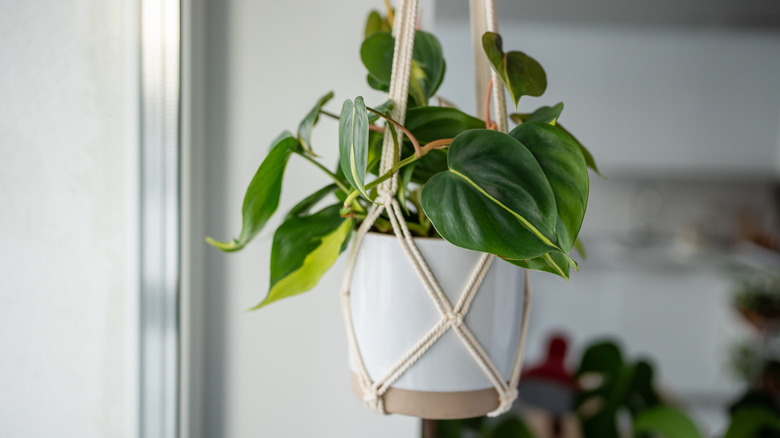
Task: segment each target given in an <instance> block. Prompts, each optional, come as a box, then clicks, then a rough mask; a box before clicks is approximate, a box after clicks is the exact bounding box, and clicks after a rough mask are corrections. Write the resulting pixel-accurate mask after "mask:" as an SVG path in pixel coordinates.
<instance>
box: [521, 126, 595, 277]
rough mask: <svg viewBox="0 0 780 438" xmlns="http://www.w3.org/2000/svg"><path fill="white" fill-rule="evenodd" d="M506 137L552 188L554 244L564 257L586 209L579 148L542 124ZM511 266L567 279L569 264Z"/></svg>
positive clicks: (546, 261) (560, 261)
mask: <svg viewBox="0 0 780 438" xmlns="http://www.w3.org/2000/svg"><path fill="white" fill-rule="evenodd" d="M556 118H557V116H556ZM509 135H511V136H512V137H514V138H516V139H517V140H518V141H520V142H521V143H522V144H523V145H525V147H526V148H528V150H530V151H531V153H532V154H533V156H534V157H535V158H536V160H537V161H538V162H539V165H541V167H542V170H543V171H544V174H545V176H546V177H547V181H549V182H550V185H551V186H552V188H553V192H554V193H555V202H556V205H557V207H558V219H557V222H556V225H555V242H556V244H557V245H558V246H559V247H560V248H561V249H562V250H563V252H564V253H566V254H568V253H569V252H570V251H571V249H572V248H573V247H574V242H575V240H576V239H577V235H578V234H579V232H580V227H581V226H582V220H583V219H584V218H585V208H586V207H587V205H588V191H589V182H588V170H587V167H586V166H585V158H584V157H583V156H582V153H581V152H580V148H579V145H578V144H577V142H576V141H574V140H573V139H572V138H571V137H570V136H569V135H567V134H566V133H564V132H563V131H561V130H560V129H558V128H557V127H555V126H552V125H550V124H549V123H545V122H526V123H523V124H522V125H520V126H518V127H516V128H515V129H513V130H512V131H511V132H510V133H509ZM512 263H515V264H517V265H519V266H524V267H533V268H535V269H541V270H544V271H547V272H553V273H556V274H558V275H560V276H562V277H564V278H568V273H569V263H568V262H567V260H566V259H564V258H561V257H560V256H557V257H555V258H553V257H549V258H548V257H544V258H542V259H540V260H538V261H536V262H534V263H527V264H526V263H524V262H522V261H517V262H515V261H513V262H512ZM550 264H551V265H550ZM547 265H550V266H547Z"/></svg>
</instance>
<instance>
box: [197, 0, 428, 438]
mask: <svg viewBox="0 0 780 438" xmlns="http://www.w3.org/2000/svg"><path fill="white" fill-rule="evenodd" d="M371 6H374V7H381V3H376V4H373V5H370V4H366V3H365V2H361V1H358V0H348V1H344V2H341V3H339V5H338V7H337V8H336V7H334V4H333V3H329V2H313V1H306V0H291V1H285V2H254V1H246V0H230V1H225V2H200V1H195V2H193V6H192V8H193V9H192V12H193V13H194V14H195V15H196V17H195V20H196V21H195V22H196V23H201V25H202V29H201V31H198V26H197V25H196V26H195V28H194V29H193V37H194V42H193V44H195V45H196V46H197V45H198V44H201V46H200V47H195V48H194V49H195V53H194V54H193V59H194V60H195V62H197V59H198V56H199V51H201V52H200V53H202V52H203V51H205V53H207V56H206V59H205V60H201V61H202V62H203V64H202V66H203V67H202V68H203V70H202V71H201V70H200V69H196V71H194V72H193V74H194V76H195V78H194V79H195V80H196V81H197V78H198V77H200V79H201V80H203V81H204V82H205V84H204V87H205V90H206V93H205V94H206V97H207V99H206V102H205V103H202V105H205V110H204V107H203V106H201V107H200V108H197V107H196V108H192V111H193V113H194V117H195V119H196V122H195V123H194V126H193V129H194V130H195V132H201V133H203V125H202V124H199V122H198V121H197V120H201V121H202V123H205V124H206V129H205V131H206V133H203V134H202V135H205V136H206V137H205V138H206V140H205V142H203V141H202V140H203V139H202V138H200V139H199V138H198V136H197V135H196V136H195V138H194V139H193V140H194V143H193V144H192V145H191V147H194V148H198V147H199V145H200V143H205V145H204V150H203V151H202V152H203V154H202V156H200V157H198V153H197V151H196V153H195V154H194V156H193V158H194V159H195V163H194V167H193V169H196V170H194V172H196V174H194V175H193V177H192V178H191V179H190V180H189V184H192V186H193V197H194V199H195V200H196V201H195V203H196V204H198V203H201V202H202V204H203V205H201V206H200V207H198V206H197V205H194V208H195V211H196V212H197V213H195V214H196V215H200V214H202V215H203V216H202V217H203V218H205V221H203V222H205V223H201V224H199V223H198V222H199V221H197V220H195V221H194V223H193V224H192V227H193V229H194V230H196V231H194V232H193V231H192V230H189V231H187V233H188V234H187V235H188V236H190V237H189V238H190V242H189V243H190V244H191V245H192V247H193V248H195V249H194V252H196V253H197V252H198V251H205V254H204V258H203V260H201V262H202V265H200V266H203V269H200V268H199V267H197V266H195V267H194V268H193V272H192V275H193V277H194V278H193V279H192V288H191V289H190V291H191V292H193V293H195V294H198V293H200V292H202V294H203V295H202V296H200V297H197V296H196V297H194V298H195V299H194V303H193V306H194V309H193V314H194V315H196V316H199V317H200V318H201V319H197V318H196V319H193V321H191V330H192V335H193V337H194V339H193V340H194V342H195V345H194V347H193V355H194V356H193V358H192V359H190V361H191V364H190V366H191V372H192V373H193V374H192V376H190V377H189V379H188V381H189V382H190V383H191V388H190V391H192V392H191V393H189V394H190V395H189V396H188V399H187V400H185V403H186V404H188V406H189V408H190V409H191V410H192V411H191V412H192V414H191V415H190V416H189V420H188V422H187V426H185V427H188V428H189V430H190V436H198V434H200V436H202V437H231V438H241V437H258V436H259V437H287V436H290V437H293V436H323V435H328V436H339V437H365V436H372V437H394V438H395V437H406V436H415V435H416V434H417V433H418V432H417V428H418V425H419V421H417V420H415V419H411V418H405V417H398V416H392V417H384V416H381V415H377V414H374V413H372V412H370V411H368V410H367V409H366V408H365V407H364V406H363V404H362V403H361V402H360V401H359V400H358V399H357V398H355V397H354V396H353V395H352V393H351V391H350V386H349V385H350V383H349V368H348V355H347V344H346V337H345V335H344V327H343V322H342V319H341V311H340V306H339V296H338V288H339V284H340V280H341V272H343V260H342V261H340V262H339V263H338V264H337V266H335V267H334V268H333V269H332V270H331V271H330V272H329V273H328V274H327V275H326V276H325V277H324V278H323V279H322V281H321V282H320V284H319V286H317V287H316V288H315V289H314V290H312V291H311V292H309V293H307V294H305V295H302V296H299V297H294V298H290V299H287V300H284V301H282V302H279V303H277V304H274V305H273V306H271V307H268V308H264V309H262V310H259V311H257V312H246V309H248V308H249V307H252V306H254V305H255V304H257V303H258V302H259V301H260V300H262V298H263V297H264V296H265V294H266V292H267V285H268V269H269V268H268V263H269V254H270V249H271V236H272V235H273V230H274V229H275V227H276V226H277V225H278V223H279V222H278V220H279V217H275V218H274V219H272V220H271V222H270V223H269V224H268V225H267V227H266V230H265V231H263V232H262V233H261V234H260V235H259V236H258V237H257V238H256V239H255V241H254V242H253V243H252V244H251V245H249V246H248V247H247V248H246V249H244V250H243V251H241V252H239V253H233V254H224V253H220V252H218V251H217V250H215V249H213V248H210V247H207V246H206V244H205V243H204V242H203V237H204V235H205V234H208V235H210V236H213V237H215V238H220V239H228V238H231V237H234V236H235V235H237V233H238V232H239V228H240V225H241V216H240V213H241V202H242V198H243V193H244V190H245V189H246V186H247V184H248V183H249V181H250V179H251V178H252V176H253V175H254V173H255V171H256V170H257V167H258V165H259V164H260V162H261V161H262V159H263V158H264V157H265V155H266V153H267V151H268V146H269V145H270V142H271V141H272V140H273V139H274V138H275V137H276V136H277V135H278V134H279V133H280V132H281V131H283V130H291V131H295V130H296V129H297V126H298V123H299V121H300V120H301V119H302V118H303V116H305V114H306V113H307V112H308V110H309V108H310V107H311V106H312V105H313V104H314V102H315V101H316V100H317V99H318V98H319V96H321V95H323V94H325V93H326V92H328V91H329V90H333V91H335V93H336V98H334V99H333V101H332V102H331V103H330V104H329V105H328V106H327V108H328V109H329V110H330V111H332V112H336V113H338V112H339V110H340V108H341V103H342V102H343V101H344V99H347V98H354V97H355V96H358V95H363V96H366V100H367V102H368V103H369V104H370V103H374V104H375V105H376V104H379V103H381V101H382V100H383V97H382V95H381V94H380V93H377V92H373V91H371V90H370V89H368V87H367V86H366V85H365V73H364V68H363V66H362V64H361V62H360V57H359V48H360V42H361V40H362V32H363V24H364V20H365V17H366V15H367V13H368V8H369V7H371ZM203 15H205V17H206V18H205V19H204V20H202V21H201V20H200V18H198V17H201V18H202V17H203ZM203 76H205V77H203ZM193 86H194V90H193V99H195V100H196V101H197V99H198V96H199V95H202V91H203V88H200V87H199V86H198V84H197V83H194V84H193ZM199 114H200V117H201V119H198V117H199ZM313 145H314V149H315V151H316V152H317V153H318V154H320V155H322V156H323V157H324V158H323V160H324V162H326V163H333V164H334V165H335V163H336V152H337V147H338V143H337V123H336V122H334V121H332V120H329V119H326V118H323V119H322V120H321V122H320V125H319V126H318V129H317V130H316V131H315V135H314V139H313ZM197 172H201V173H199V174H198V173H197ZM327 183H328V182H327V179H326V177H325V176H324V175H322V174H321V173H319V171H318V170H316V168H314V167H313V166H311V164H309V163H307V162H305V161H303V160H301V159H300V158H298V157H293V158H292V160H291V161H290V164H289V167H288V169H287V176H286V178H285V181H284V185H283V190H282V199H281V203H280V206H279V210H278V211H279V212H280V213H281V212H284V211H286V210H287V209H289V208H290V207H291V206H292V205H293V203H294V202H296V200H297V199H301V198H302V197H303V196H305V195H306V194H308V193H311V192H313V191H314V190H316V189H317V188H319V187H320V186H323V185H326V184H327ZM198 187H199V188H200V189H198ZM198 190H202V191H200V192H199V191H198ZM197 230H200V232H197ZM193 257H194V258H195V260H194V261H195V262H196V263H197V262H198V260H197V258H198V256H197V255H196V254H193ZM203 285H205V287H201V286H203ZM199 298H200V299H202V303H201V305H202V306H203V307H198V299H199ZM199 349H200V352H199V351H198V350H199Z"/></svg>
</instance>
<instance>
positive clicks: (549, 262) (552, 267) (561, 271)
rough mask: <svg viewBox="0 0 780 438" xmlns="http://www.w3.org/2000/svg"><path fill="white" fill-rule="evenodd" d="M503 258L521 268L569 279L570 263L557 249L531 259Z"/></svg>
mask: <svg viewBox="0 0 780 438" xmlns="http://www.w3.org/2000/svg"><path fill="white" fill-rule="evenodd" d="M553 243H554V242H553ZM504 260H506V261H507V262H509V263H511V264H513V265H516V266H520V267H521V268H525V269H532V270H534V271H542V272H549V273H551V274H555V275H557V276H559V277H563V278H565V279H566V280H568V279H569V271H570V266H571V264H572V263H571V262H570V259H569V258H568V257H566V256H565V255H564V254H563V253H562V252H557V251H551V252H548V253H547V254H545V255H542V256H539V257H536V258H533V259H527V260H513V259H508V258H504ZM575 266H576V264H575Z"/></svg>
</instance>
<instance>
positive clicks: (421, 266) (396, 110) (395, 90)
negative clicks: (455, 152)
mask: <svg viewBox="0 0 780 438" xmlns="http://www.w3.org/2000/svg"><path fill="white" fill-rule="evenodd" d="M480 1H482V2H484V4H485V11H486V15H487V22H488V23H487V29H488V30H490V31H495V29H496V21H497V20H496V14H495V5H494V4H493V0H480ZM416 21H417V0H400V4H399V6H398V11H397V13H396V21H395V23H396V26H395V27H394V29H393V34H394V36H395V37H396V43H395V53H394V55H393V68H392V77H391V83H390V91H389V93H388V97H389V98H390V99H392V101H393V102H394V106H393V108H392V109H391V110H390V117H391V118H393V119H394V120H396V121H398V122H399V123H403V122H404V117H405V114H406V103H407V99H408V91H409V89H408V88H409V76H410V70H411V63H412V53H413V49H414V34H415V24H416ZM492 74H493V84H494V88H493V93H494V103H495V113H496V120H497V123H498V125H497V126H498V129H499V130H501V131H502V132H506V130H507V128H506V103H505V101H504V89H503V86H502V84H501V82H500V81H499V80H498V78H497V77H496V75H495V72H493V73H492ZM386 129H388V130H389V129H395V130H396V134H397V135H396V137H397V138H401V135H402V134H401V132H400V130H399V129H398V128H396V127H395V126H394V125H392V124H389V123H388V124H386ZM398 152H399V151H397V149H396V147H395V144H394V141H393V138H392V136H391V135H385V137H384V143H383V146H382V160H381V164H380V171H381V173H386V172H387V171H389V170H390V168H391V167H392V166H393V165H394V163H395V162H396V161H397V159H398V156H397V153H398ZM397 189H398V176H397V175H394V176H393V177H392V178H390V179H388V180H386V181H384V182H383V183H382V184H381V185H380V186H379V188H378V193H379V196H378V199H377V204H375V205H373V206H372V207H371V208H370V209H369V211H368V214H367V216H366V219H365V220H364V221H363V223H362V224H361V226H360V227H359V228H358V231H357V233H356V236H355V241H354V244H353V247H352V249H351V251H350V255H349V259H348V261H347V269H346V272H345V275H344V281H343V283H342V288H341V305H342V311H343V313H344V320H345V324H346V330H347V336H348V341H349V349H350V352H351V355H352V358H353V360H354V365H355V370H357V373H358V382H359V384H360V386H361V388H362V390H363V401H364V402H365V403H366V405H367V406H368V407H369V408H371V409H373V410H375V411H377V412H381V413H386V412H385V407H384V400H383V396H384V394H385V393H386V392H387V391H388V390H389V389H390V388H391V387H392V385H393V384H394V383H395V382H396V381H397V380H398V379H399V378H401V376H403V374H404V373H405V372H406V371H407V370H409V368H411V367H412V366H413V365H414V364H415V363H416V362H417V361H418V360H419V359H420V358H421V357H422V356H423V355H424V354H425V353H426V352H427V351H428V350H429V349H430V348H431V347H432V346H433V345H434V344H435V343H436V342H437V341H438V340H439V339H441V337H442V336H444V334H445V333H446V332H447V331H448V330H453V331H454V332H455V333H456V334H457V335H458V337H459V338H460V339H461V341H462V342H463V345H464V346H465V347H466V349H467V350H468V351H469V352H470V353H471V355H472V357H473V358H474V359H475V361H476V362H477V364H478V365H479V366H480V368H481V369H482V370H483V372H484V373H485V375H486V376H487V377H488V379H489V380H490V382H491V383H492V384H493V386H494V387H495V389H496V391H497V393H498V396H499V405H498V407H497V408H496V409H495V410H494V411H492V412H490V413H489V414H488V415H490V416H496V415H499V414H501V413H503V412H506V411H507V410H508V409H509V408H510V407H511V405H512V402H513V401H514V400H515V398H516V397H517V390H516V388H517V383H518V381H519V377H520V371H521V369H522V350H523V346H524V343H525V334H526V331H527V328H528V310H529V305H530V295H529V294H530V286H529V284H530V283H529V280H528V274H527V273H526V275H525V287H524V294H525V297H524V301H523V321H522V327H521V333H520V338H519V344H518V351H517V354H516V357H515V361H514V364H513V368H512V371H511V375H510V378H509V381H508V382H507V381H505V380H504V379H503V377H502V375H501V373H500V371H499V370H498V369H497V368H496V366H495V364H494V363H493V361H492V359H491V358H490V355H489V354H488V353H487V352H486V351H485V349H484V348H483V347H482V345H481V344H480V343H479V341H478V340H477V339H476V337H475V336H474V334H473V333H472V332H471V330H470V329H469V328H468V326H467V325H466V324H465V323H464V319H465V317H466V314H467V313H468V311H469V308H470V307H471V303H472V301H473V300H474V297H475V296H476V293H477V291H478V290H479V287H480V285H481V284H482V282H483V280H484V277H485V275H486V274H487V271H488V270H489V268H490V266H491V263H492V261H493V259H494V257H493V256H492V255H490V254H484V255H483V256H482V257H480V259H479V261H478V263H477V265H476V266H475V268H474V271H473V272H472V274H471V276H470V277H469V280H468V281H467V283H466V285H465V287H464V290H463V292H462V293H461V295H460V297H459V299H458V301H457V302H456V304H455V306H453V305H452V303H451V302H450V300H449V299H448V298H447V295H446V294H445V293H444V291H443V290H442V289H441V286H440V285H439V282H438V281H437V280H436V277H435V276H434V275H433V272H431V269H430V267H429V266H428V263H427V262H426V261H425V258H424V257H423V256H422V254H421V253H420V250H419V249H418V248H417V245H416V244H415V243H414V239H413V238H412V235H411V233H410V232H409V228H408V227H407V226H406V222H405V220H404V216H403V212H402V211H401V206H400V204H399V203H398V201H397V200H396V199H395V194H396V191H397ZM383 211H386V212H387V214H388V216H389V218H390V222H391V225H392V228H393V232H394V234H395V236H396V238H397V239H398V241H399V242H400V244H401V247H402V248H403V250H404V252H405V253H406V255H407V257H408V258H409V260H410V261H411V263H412V266H413V268H414V270H415V272H417V275H418V276H419V278H420V280H421V282H422V283H423V286H424V287H425V290H426V291H427V292H428V294H429V295H430V297H431V299H432V300H433V302H434V304H435V305H436V309H437V310H438V312H439V314H440V315H441V318H440V319H439V320H438V322H437V323H436V324H435V325H434V326H433V327H432V328H431V329H430V330H429V331H428V332H427V333H426V334H425V335H424V336H423V337H422V338H421V339H420V340H419V341H418V342H417V343H416V344H415V345H414V346H413V347H412V348H411V349H409V351H407V353H406V354H405V355H404V356H403V357H401V358H400V359H399V360H398V361H397V362H396V363H395V364H394V365H393V366H392V367H391V368H390V369H389V370H388V371H387V372H386V373H385V375H384V376H382V377H381V378H379V379H377V380H372V379H371V376H370V375H369V373H368V370H367V368H366V365H365V362H364V360H363V357H362V355H361V353H360V348H359V346H358V342H357V336H356V333H355V327H354V323H353V319H352V308H351V305H350V287H351V283H352V277H353V274H354V267H355V262H356V260H357V256H358V253H359V252H360V248H361V246H362V242H363V238H364V237H365V235H366V234H367V233H368V231H369V230H370V229H371V227H372V226H373V224H374V222H375V221H376V219H377V218H378V217H379V215H381V214H382V212H383Z"/></svg>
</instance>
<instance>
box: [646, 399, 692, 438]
mask: <svg viewBox="0 0 780 438" xmlns="http://www.w3.org/2000/svg"><path fill="white" fill-rule="evenodd" d="M634 432H635V433H636V434H637V435H640V434H650V433H653V434H659V435H660V436H662V437H664V438H701V433H700V432H699V430H698V429H697V428H696V425H694V424H693V422H692V421H691V419H690V418H688V416H686V415H685V414H684V413H682V412H681V411H679V410H678V409H675V408H672V407H669V406H657V407H655V408H652V409H649V410H646V411H644V412H642V413H641V414H639V415H638V416H637V417H636V419H635V420H634Z"/></svg>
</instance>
